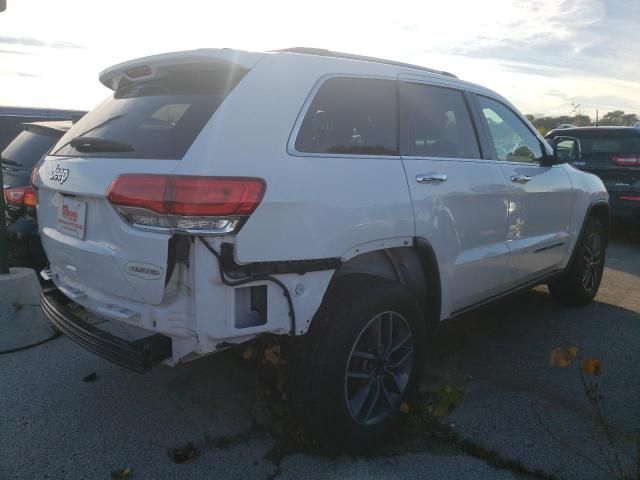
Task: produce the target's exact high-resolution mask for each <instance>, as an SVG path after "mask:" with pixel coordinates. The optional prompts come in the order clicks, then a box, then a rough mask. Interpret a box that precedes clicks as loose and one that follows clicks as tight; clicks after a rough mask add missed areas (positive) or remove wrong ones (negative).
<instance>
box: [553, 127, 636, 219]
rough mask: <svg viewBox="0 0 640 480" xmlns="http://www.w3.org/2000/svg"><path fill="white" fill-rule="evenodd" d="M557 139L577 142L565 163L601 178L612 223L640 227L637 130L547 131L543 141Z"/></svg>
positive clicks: (569, 129) (595, 128)
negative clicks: (577, 144)
mask: <svg viewBox="0 0 640 480" xmlns="http://www.w3.org/2000/svg"><path fill="white" fill-rule="evenodd" d="M560 137H573V138H577V139H578V140H580V152H579V153H578V152H575V151H571V152H570V151H567V152H564V153H565V154H566V155H567V157H568V158H567V160H569V161H570V162H571V164H572V165H573V166H574V167H576V168H579V169H580V170H585V171H587V172H591V173H593V174H595V175H597V176H598V177H600V178H601V179H602V182H603V183H604V185H605V187H607V191H608V192H609V195H610V200H609V202H610V205H611V215H612V217H614V220H618V221H627V222H631V223H632V224H633V225H634V226H636V227H637V226H640V128H637V127H575V128H563V129H555V130H551V131H550V132H549V133H548V134H547V135H546V137H545V138H546V139H548V140H551V141H554V143H557V142H558V140H560V143H558V153H559V155H562V153H563V152H562V140H561V138H560Z"/></svg>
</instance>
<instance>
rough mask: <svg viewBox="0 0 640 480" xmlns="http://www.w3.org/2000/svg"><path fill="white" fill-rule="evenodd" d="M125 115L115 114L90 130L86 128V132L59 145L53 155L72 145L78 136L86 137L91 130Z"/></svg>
mask: <svg viewBox="0 0 640 480" xmlns="http://www.w3.org/2000/svg"><path fill="white" fill-rule="evenodd" d="M122 116H123V114H119V115H114V116H113V117H109V118H107V119H106V120H105V121H104V122H100V123H99V124H98V125H95V126H93V127H91V128H89V129H88V130H85V131H84V132H82V133H81V134H80V135H78V136H77V137H74V138H73V139H72V140H69V141H68V142H66V143H64V144H63V145H61V146H60V147H58V148H57V149H56V151H55V152H52V153H51V155H56V154H57V153H58V152H59V151H60V150H62V149H63V148H64V147H66V146H67V145H70V144H71V142H73V140H75V139H76V138H81V137H84V136H85V135H86V134H87V133H89V132H93V131H94V130H97V129H99V128H102V127H104V126H105V125H106V124H107V123H111V122H112V121H114V120H117V119H118V118H121V117H122Z"/></svg>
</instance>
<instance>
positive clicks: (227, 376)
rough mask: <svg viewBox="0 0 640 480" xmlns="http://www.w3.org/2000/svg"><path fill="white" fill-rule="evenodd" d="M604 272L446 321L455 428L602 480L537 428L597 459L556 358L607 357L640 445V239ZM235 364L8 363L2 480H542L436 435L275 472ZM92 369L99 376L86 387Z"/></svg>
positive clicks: (507, 451) (618, 429)
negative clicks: (575, 353) (583, 284)
mask: <svg viewBox="0 0 640 480" xmlns="http://www.w3.org/2000/svg"><path fill="white" fill-rule="evenodd" d="M606 265H607V268H606V271H605V277H604V280H603V285H602V287H601V289H600V293H599V294H598V297H597V299H596V302H594V303H593V304H592V305H589V306H587V307H583V308H570V307H564V306H560V305H557V304H556V303H554V302H553V301H552V300H551V298H550V297H549V295H548V293H547V290H546V288H544V287H539V288H537V289H535V290H532V291H530V292H527V293H524V294H522V295H519V296H517V297H513V298H511V299H507V300H504V301H502V302H500V303H498V304H495V305H493V306H490V307H485V308H483V309H482V310H479V311H476V312H474V313H471V314H467V315H465V316H462V317H460V318H457V319H454V320H451V321H448V322H445V323H443V324H442V328H441V329H440V331H439V333H438V339H437V340H438V341H437V342H436V348H435V349H434V351H433V352H432V355H431V358H430V361H431V362H432V366H431V370H430V372H431V373H430V374H428V375H426V376H425V378H424V380H423V387H424V388H431V387H433V386H438V385H442V384H443V383H456V382H459V381H461V379H463V378H465V377H466V376H467V375H471V377H472V380H471V382H470V383H469V385H468V386H467V394H466V396H465V399H464V402H463V403H462V405H461V406H460V407H459V408H457V409H456V410H455V411H454V412H453V413H452V414H451V415H450V416H449V417H447V418H446V419H445V421H446V422H447V423H451V424H453V426H454V427H453V428H454V430H455V431H456V432H457V433H458V435H459V436H460V437H461V438H463V439H465V440H468V441H471V442H473V443H474V444H477V445H479V446H481V447H483V448H485V449H490V450H495V451H497V452H499V453H500V455H501V456H502V457H504V458H508V459H512V460H515V461H518V462H520V463H522V464H523V465H524V466H526V467H528V468H530V469H542V470H543V471H545V472H548V473H551V474H554V475H556V476H557V477H559V478H563V479H564V478H567V479H581V480H588V479H598V478H606V477H605V476H604V474H603V473H602V472H601V471H599V470H598V469H597V467H595V466H594V465H592V464H590V463H589V462H588V461H586V460H584V459H582V458H580V457H578V456H576V455H574V454H572V453H571V452H569V451H568V450H567V449H566V448H564V447H562V446H560V445H559V444H558V443H557V442H556V441H555V440H554V439H552V438H551V436H550V435H549V434H548V433H547V432H546V431H545V429H544V428H543V426H542V425H541V424H540V422H541V421H542V423H544V425H545V426H546V427H547V428H548V429H549V430H550V431H551V432H552V433H553V434H554V435H557V436H558V437H560V438H562V439H564V440H566V441H568V443H570V444H571V445H573V448H575V449H577V450H579V451H580V453H582V454H584V455H586V456H587V457H588V458H590V459H594V460H596V462H597V459H598V452H597V450H596V447H595V443H594V441H593V439H592V437H591V433H590V431H596V430H597V429H596V428H595V427H594V426H593V423H592V419H593V416H592V415H591V413H590V410H589V406H588V403H587V400H586V397H585V395H584V393H583V391H582V386H581V384H580V379H579V376H578V374H577V371H576V370H575V369H573V370H565V369H554V368H551V367H550V366H549V352H550V351H551V350H552V349H553V348H555V347H560V346H569V345H575V346H577V347H578V348H579V349H580V352H581V353H582V354H583V355H585V356H593V357H597V358H601V359H602V361H603V373H602V376H601V377H600V378H599V383H600V385H601V391H602V393H603V394H604V395H605V402H606V406H607V412H608V415H609V417H610V419H611V423H612V428H613V430H614V432H615V435H616V437H617V438H618V439H619V441H620V447H621V448H622V449H623V450H625V451H630V450H631V449H632V447H633V441H634V435H635V432H636V431H637V430H639V429H640V409H638V408H637V407H638V400H639V399H640V368H638V365H639V364H640V238H639V237H638V236H635V237H633V236H629V235H626V236H625V235H620V234H618V235H617V236H616V237H615V239H614V241H613V242H612V245H611V246H610V248H609V250H608V257H607V262H606ZM238 357H239V356H238V355H237V354H234V352H223V353H221V354H218V355H214V356H211V357H208V358H205V359H202V360H199V361H196V362H193V363H190V364H186V365H182V366H179V367H177V368H173V369H171V368H168V367H159V368H156V369H155V370H153V371H151V372H149V373H147V374H145V375H142V376H141V375H138V374H136V373H133V372H129V371H127V370H124V369H122V368H120V367H118V366H115V365H112V364H110V363H109V362H107V361H105V360H103V359H101V358H100V357H97V356H95V355H93V354H91V353H89V352H87V351H85V350H83V349H82V348H80V347H78V346H77V345H75V344H74V343H73V342H71V341H70V340H69V339H67V338H59V339H56V340H53V341H51V342H48V343H46V344H44V345H41V346H38V347H35V348H32V349H30V350H26V351H23V352H18V353H13V354H9V355H0V426H1V427H2V428H1V432H2V435H1V436H0V478H2V479H45V478H51V479H58V478H65V479H76V478H77V479H86V478H105V479H108V478H110V475H111V472H112V471H114V470H117V469H123V468H126V467H130V468H131V469H132V470H133V474H132V475H131V477H130V478H132V479H164V478H166V479H173V478H177V477H181V478H193V479H197V478H211V477H212V476H214V475H215V476H216V477H233V478H270V477H272V476H274V475H276V474H278V475H279V478H299V477H302V476H305V477H310V478H336V479H338V478H340V479H342V478H389V477H391V476H393V477H394V478H456V479H466V478H469V479H474V480H479V479H484V478H490V479H503V478H505V479H508V478H531V477H527V476H523V475H522V474H517V473H514V472H511V471H508V470H499V469H496V468H493V467H492V466H490V465H488V464H487V463H486V462H485V461H483V460H482V459H480V458H476V457H474V456H470V455H468V454H466V453H465V452H464V451H462V450H461V449H459V448H458V447H457V446H456V445H454V444H452V443H450V442H447V441H444V440H437V439H432V440H425V441H424V442H423V444H420V445H419V446H418V448H416V445H415V444H412V448H411V449H409V448H404V443H403V441H404V440H403V439H402V438H399V439H396V440H395V441H394V443H393V445H392V446H391V448H389V449H385V450H383V451H382V452H381V453H379V454H376V455H372V456H369V457H351V456H346V455H345V456H327V455H323V454H322V453H320V452H313V451H311V452H299V453H292V454H289V455H286V456H285V457H284V458H283V459H282V462H281V464H280V468H279V469H278V467H277V466H276V465H274V463H273V462H272V461H270V460H269V459H267V458H266V456H267V454H268V453H269V452H270V451H271V449H272V447H273V446H274V443H275V440H274V439H273V437H272V436H271V435H270V434H269V433H268V432H267V431H265V430H261V429H260V428H257V427H256V426H255V425H256V422H257V423H258V424H268V423H269V422H273V419H272V417H271V414H270V413H269V412H268V409H267V405H266V403H265V401H264V395H263V393H262V389H263V387H262V386H261V384H260V382H259V381H258V378H257V373H256V371H255V369H252V368H250V367H248V366H246V365H244V364H243V363H242V362H241V361H240V360H239V358H238ZM91 372H96V374H97V379H96V380H95V381H93V382H90V383H87V382H83V381H82V379H83V377H85V376H86V375H88V374H90V373H91ZM534 409H535V412H538V413H537V414H535V413H534ZM596 435H600V434H599V433H597V431H596ZM597 438H600V439H601V438H602V437H601V436H598V437H597ZM189 441H190V442H193V443H194V444H195V446H196V448H197V449H198V452H199V455H198V457H197V458H196V459H195V460H193V461H191V462H189V463H186V464H179V465H176V464H174V463H173V462H172V461H171V459H170V458H169V456H168V454H167V451H168V449H170V448H175V447H180V446H182V445H184V444H186V443H187V442H189ZM631 460H635V459H634V458H633V457H629V461H631Z"/></svg>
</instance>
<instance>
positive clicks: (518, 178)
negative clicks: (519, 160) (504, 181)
mask: <svg viewBox="0 0 640 480" xmlns="http://www.w3.org/2000/svg"><path fill="white" fill-rule="evenodd" d="M529 180H531V177H530V176H528V175H520V174H518V175H513V176H512V177H511V181H512V182H513V183H529Z"/></svg>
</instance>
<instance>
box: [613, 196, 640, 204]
mask: <svg viewBox="0 0 640 480" xmlns="http://www.w3.org/2000/svg"><path fill="white" fill-rule="evenodd" d="M618 198H619V199H620V200H626V201H628V202H640V195H620V196H619V197H618Z"/></svg>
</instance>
